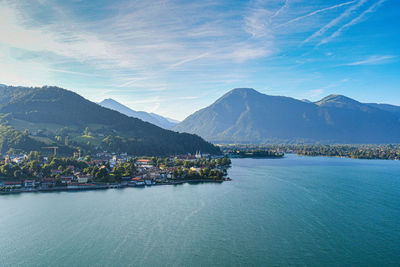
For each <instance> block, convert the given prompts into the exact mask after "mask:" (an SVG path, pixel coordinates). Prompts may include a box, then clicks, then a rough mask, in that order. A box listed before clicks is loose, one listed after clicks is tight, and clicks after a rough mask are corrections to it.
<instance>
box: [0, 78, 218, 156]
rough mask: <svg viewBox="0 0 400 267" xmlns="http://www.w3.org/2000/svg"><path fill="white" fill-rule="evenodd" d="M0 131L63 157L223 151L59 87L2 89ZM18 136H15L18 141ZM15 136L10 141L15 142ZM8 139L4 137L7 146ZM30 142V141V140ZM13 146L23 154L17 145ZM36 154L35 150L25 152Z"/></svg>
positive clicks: (189, 135) (2, 150) (197, 139)
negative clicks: (59, 152)
mask: <svg viewBox="0 0 400 267" xmlns="http://www.w3.org/2000/svg"><path fill="white" fill-rule="evenodd" d="M0 116H1V125H2V126H3V127H7V129H9V130H10V131H11V130H12V131H17V133H18V134H21V133H22V132H25V134H23V135H21V136H23V137H24V138H25V139H24V138H22V137H21V138H19V139H20V140H25V141H24V142H27V141H26V140H28V141H30V142H29V143H30V144H32V146H33V147H35V149H40V147H42V146H48V145H49V144H56V145H57V146H61V147H63V148H65V149H64V150H65V151H70V150H76V148H78V147H80V148H83V149H85V150H87V151H100V150H108V151H113V152H127V153H129V154H134V155H169V154H180V153H195V151H197V150H201V151H204V152H208V153H220V151H219V149H218V148H216V147H215V146H213V145H212V144H210V143H207V142H205V141H204V140H203V139H201V138H200V137H198V136H196V135H191V134H186V133H183V134H182V133H176V132H173V131H168V130H164V129H162V128H160V127H157V126H155V125H153V124H150V123H148V122H143V121H142V120H140V119H136V118H132V117H128V116H126V115H123V114H121V113H119V112H117V111H114V110H110V109H108V108H104V107H102V106H100V105H98V104H96V103H93V102H91V101H89V100H87V99H85V98H83V97H81V96H80V95H78V94H76V93H74V92H71V91H68V90H65V89H62V88H57V87H41V88H24V87H9V86H6V87H4V86H3V87H0ZM18 134H17V135H18ZM14 135H15V133H14V134H13V135H11V136H14ZM7 136H10V135H5V134H2V136H1V138H0V141H1V142H2V144H0V148H2V149H1V151H0V152H1V153H4V152H6V148H7V149H10V148H12V147H10V146H5V145H4V144H8V143H10V142H9V141H8V139H9V138H8V137H7ZM26 138H28V139H26ZM14 146H16V147H18V148H20V146H19V145H18V144H14ZM23 147H26V148H28V147H29V149H30V150H32V147H31V146H22V148H21V149H23Z"/></svg>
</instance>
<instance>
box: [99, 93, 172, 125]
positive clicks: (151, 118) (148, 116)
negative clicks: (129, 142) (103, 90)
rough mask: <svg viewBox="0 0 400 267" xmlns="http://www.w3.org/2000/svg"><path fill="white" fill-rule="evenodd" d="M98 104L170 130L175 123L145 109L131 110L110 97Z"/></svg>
mask: <svg viewBox="0 0 400 267" xmlns="http://www.w3.org/2000/svg"><path fill="white" fill-rule="evenodd" d="M98 104H99V105H101V106H103V107H106V108H109V109H112V110H115V111H118V112H120V113H122V114H125V115H127V116H129V117H133V118H137V119H141V120H142V121H146V122H150V123H152V124H154V125H157V126H159V127H161V128H164V129H168V130H170V129H172V128H173V127H174V126H175V125H176V124H177V123H174V122H173V120H172V119H169V118H166V117H163V116H161V115H158V114H155V113H147V112H145V111H136V110H133V109H131V108H129V107H127V106H125V105H123V104H121V103H119V102H118V101H116V100H114V99H112V98H107V99H104V100H102V101H101V102H99V103H98Z"/></svg>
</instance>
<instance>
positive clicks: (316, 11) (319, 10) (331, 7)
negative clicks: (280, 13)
mask: <svg viewBox="0 0 400 267" xmlns="http://www.w3.org/2000/svg"><path fill="white" fill-rule="evenodd" d="M355 2H356V1H350V2H345V3H341V4H338V5H334V6H330V7H326V8H322V9H318V10H315V11H313V12H310V13H308V14H306V15H303V16H299V17H297V18H294V19H291V20H289V21H287V22H285V23H282V24H280V25H278V26H277V27H282V26H286V25H288V24H290V23H294V22H296V21H299V20H302V19H305V18H308V17H311V16H314V15H317V14H319V13H323V12H325V11H328V10H332V9H336V8H339V7H342V6H347V5H350V4H353V3H355Z"/></svg>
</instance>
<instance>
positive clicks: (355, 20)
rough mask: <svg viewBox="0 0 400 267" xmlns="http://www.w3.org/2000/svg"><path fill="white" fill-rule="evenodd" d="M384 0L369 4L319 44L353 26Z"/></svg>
mask: <svg viewBox="0 0 400 267" xmlns="http://www.w3.org/2000/svg"><path fill="white" fill-rule="evenodd" d="M385 1H386V0H379V1H377V2H375V3H374V4H373V5H371V6H370V7H369V8H368V9H367V10H365V11H364V12H362V13H361V14H360V15H359V16H357V17H356V18H354V19H352V20H351V21H350V22H349V23H346V24H345V25H343V26H342V27H340V28H339V29H338V30H337V31H335V32H334V33H333V34H332V35H331V36H329V37H328V38H325V39H323V40H322V41H321V42H320V44H325V43H327V42H329V41H330V40H332V39H333V38H335V37H338V36H339V35H341V34H342V32H343V31H344V30H345V29H347V28H350V27H351V26H353V25H354V24H357V23H359V22H360V21H361V20H362V19H363V18H364V17H365V16H366V15H367V14H369V13H373V12H374V11H375V10H376V9H377V8H378V7H379V6H380V5H381V4H383V2H385Z"/></svg>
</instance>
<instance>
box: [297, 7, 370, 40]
mask: <svg viewBox="0 0 400 267" xmlns="http://www.w3.org/2000/svg"><path fill="white" fill-rule="evenodd" d="M366 2H367V0H359V1H358V2H357V3H356V4H355V5H352V6H351V7H349V8H348V9H346V10H345V11H344V12H343V13H341V14H340V15H339V16H338V17H336V18H335V19H333V20H331V21H330V22H329V23H328V24H326V25H324V26H323V27H322V28H320V29H319V30H318V31H316V32H314V33H313V34H312V35H310V36H309V37H307V38H306V39H305V40H304V41H303V43H307V42H310V41H311V40H312V39H314V38H317V37H319V36H321V35H323V34H324V33H325V32H326V31H328V30H329V29H330V28H332V27H334V26H336V25H337V24H338V23H339V22H340V21H342V20H343V19H345V18H346V17H348V16H350V15H351V14H352V13H353V12H354V11H356V10H357V9H358V8H360V7H361V6H363V5H364V4H365V3H366Z"/></svg>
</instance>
